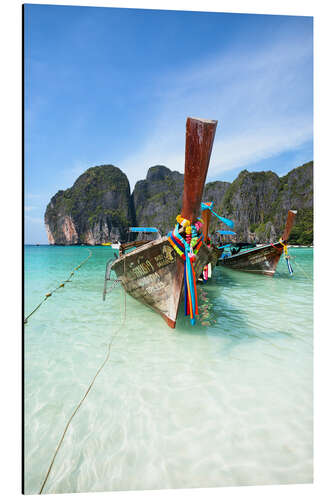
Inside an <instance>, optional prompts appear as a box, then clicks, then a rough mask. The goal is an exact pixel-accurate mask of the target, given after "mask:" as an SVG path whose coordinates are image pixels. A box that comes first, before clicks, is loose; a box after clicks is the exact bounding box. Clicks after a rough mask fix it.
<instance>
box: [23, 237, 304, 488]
mask: <svg viewBox="0 0 333 500" xmlns="http://www.w3.org/2000/svg"><path fill="white" fill-rule="evenodd" d="M89 250H90V251H91V252H92V258H91V259H89V260H88V261H87V262H86V264H85V265H84V266H83V267H82V268H81V269H80V270H79V271H77V272H76V273H75V277H74V279H73V281H72V282H71V283H67V284H66V286H65V287H64V288H63V289H60V290H58V291H57V292H56V293H54V294H53V296H52V297H51V298H49V299H48V300H47V302H45V303H44V304H43V305H42V306H41V308H40V309H39V310H38V311H37V312H36V313H35V314H34V315H33V316H32V317H31V318H30V319H29V323H28V325H27V326H26V327H25V437H26V440H25V441H26V442H25V491H26V493H38V491H39V489H40V487H41V484H42V482H43V479H44V477H45V474H46V472H47V469H48V467H49V464H50V461H51V459H52V457H53V454H54V451H55V449H56V446H57V444H58V441H59V439H60V437H61V434H62V432H63V430H64V427H65V425H66V422H67V420H68V418H69V417H70V415H71V413H72V412H73V410H74V408H75V407H76V405H77V403H78V402H79V400H80V399H81V397H82V396H83V394H84V392H85V390H86V388H87V386H88V385H89V383H90V381H91V379H92V377H93V376H94V375H95V373H96V370H97V369H98V367H99V366H100V364H101V363H102V362H103V360H104V358H105V355H106V351H107V344H108V343H109V341H110V339H111V338H112V336H113V333H115V332H116V330H117V328H118V326H119V325H120V324H121V317H122V313H123V309H124V294H123V291H122V289H121V288H120V286H118V287H116V288H115V289H114V290H113V291H111V293H110V294H109V295H108V296H107V299H106V301H105V302H103V301H102V289H103V281H104V270H105V263H106V261H107V259H108V258H109V257H110V255H111V253H112V250H111V249H110V248H109V247H95V248H91V247H89V248H88V247H67V248H64V247H49V246H40V247H33V246H27V247H26V248H25V272H26V281H25V300H26V314H27V313H28V312H30V311H31V310H32V309H33V308H34V307H35V306H36V305H37V304H38V302H39V301H40V300H41V298H42V297H43V294H44V293H45V292H47V291H49V290H51V289H52V288H54V287H55V286H57V285H58V284H59V282H61V281H62V280H63V279H65V278H66V277H67V276H68V274H69V272H70V271H71V269H72V268H73V267H75V266H76V265H77V264H78V263H79V262H81V261H82V260H83V259H84V258H85V257H86V256H87V255H88V254H89ZM290 254H291V255H292V256H293V258H294V259H293V261H292V262H293V266H294V271H295V274H294V276H293V277H292V278H290V277H289V275H288V273H287V266H286V263H285V262H284V260H283V259H281V261H280V263H279V266H278V272H277V274H276V276H275V277H274V278H269V277H265V276H256V275H249V274H246V273H241V272H237V271H232V270H228V269H222V268H217V269H215V271H214V274H213V278H212V280H211V282H210V283H209V284H207V285H201V286H200V287H199V307H200V311H201V320H200V321H198V323H197V325H195V326H194V327H192V326H190V325H189V323H188V320H185V319H184V318H183V315H182V314H180V318H181V319H180V320H179V321H178V323H177V329H176V330H171V329H169V328H168V327H167V326H166V324H165V323H164V321H163V320H162V319H161V318H160V317H159V316H158V315H157V314H155V313H154V312H151V311H150V310H149V309H147V308H145V307H144V306H142V305H141V304H139V303H137V302H136V301H135V300H134V299H132V298H131V297H129V296H127V297H126V311H127V314H126V323H125V326H124V328H123V329H122V330H121V331H120V332H119V334H118V335H117V336H116V337H115V339H114V341H113V345H112V349H111V356H110V360H109V362H108V363H107V364H106V366H105V367H104V369H103V371H102V372H101V373H100V375H99V377H98V378H97V380H96V382H95V385H94V386H93V388H92V390H91V392H90V393H89V395H88V397H87V399H86V400H85V401H84V403H83V405H82V407H81V408H80V410H79V412H78V413H77V414H76V416H75V417H74V419H73V421H72V424H71V425H70V427H69V429H68V432H67V434H66V437H65V439H64V442H63V444H62V447H61V448H60V451H59V453H58V456H57V458H56V460H55V463H54V466H53V469H52V472H51V474H50V476H49V479H48V482H47V484H46V486H45V489H44V493H67V492H85V491H108V490H133V489H162V488H182V487H183V488H191V487H210V486H215V487H217V486H228V485H255V484H279V483H305V482H311V481H312V438H313V436H312V312H313V311H312V292H313V282H312V275H313V272H312V264H313V250H312V249H309V248H304V249H303V248H297V249H295V248H291V249H290Z"/></svg>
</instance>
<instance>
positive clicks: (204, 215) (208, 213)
mask: <svg viewBox="0 0 333 500" xmlns="http://www.w3.org/2000/svg"><path fill="white" fill-rule="evenodd" d="M205 204H206V205H208V206H210V205H211V204H212V202H211V201H206V202H205ZM211 215H212V212H211V211H210V210H209V209H208V208H206V210H203V211H202V214H201V217H202V220H203V228H202V234H203V237H204V242H205V243H207V241H208V232H209V224H210V217H211Z"/></svg>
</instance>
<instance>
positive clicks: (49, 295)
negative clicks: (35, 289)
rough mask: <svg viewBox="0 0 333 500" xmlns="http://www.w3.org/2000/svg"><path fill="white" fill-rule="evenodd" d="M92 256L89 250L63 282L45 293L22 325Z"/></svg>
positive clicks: (68, 281) (69, 280)
mask: <svg viewBox="0 0 333 500" xmlns="http://www.w3.org/2000/svg"><path fill="white" fill-rule="evenodd" d="M91 256H92V252H91V251H90V250H89V255H88V257H87V258H86V259H84V260H83V261H82V262H81V263H80V264H79V265H78V266H76V267H74V269H73V270H72V271H71V272H70V274H69V276H68V278H67V279H66V280H64V281H62V282H61V283H60V284H59V285H58V286H56V287H55V288H54V289H53V290H51V292H47V293H46V294H45V296H44V298H43V300H41V302H40V303H39V304H38V306H36V307H35V309H33V310H32V311H31V313H30V314H28V316H26V317H25V318H24V324H25V325H26V324H27V323H28V319H29V318H30V316H32V315H33V314H34V313H35V312H36V311H37V309H39V308H40V306H41V305H42V304H43V303H44V302H45V301H46V300H47V299H48V298H49V297H51V295H52V294H53V293H54V292H55V291H56V290H59V288H64V286H65V283H70V282H71V279H70V278H72V277H73V276H74V272H75V271H78V270H79V269H80V267H82V266H83V265H84V264H85V263H86V262H87V260H88V259H90V257H91Z"/></svg>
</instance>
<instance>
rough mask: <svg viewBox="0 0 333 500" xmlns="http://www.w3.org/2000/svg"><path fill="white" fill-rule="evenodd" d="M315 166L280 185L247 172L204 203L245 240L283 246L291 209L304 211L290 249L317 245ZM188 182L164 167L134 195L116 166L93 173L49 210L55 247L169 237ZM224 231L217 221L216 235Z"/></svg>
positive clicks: (219, 185)
mask: <svg viewBox="0 0 333 500" xmlns="http://www.w3.org/2000/svg"><path fill="white" fill-rule="evenodd" d="M312 176H313V162H309V163H306V164H304V165H302V166H301V167H297V168H295V169H293V170H291V171H290V172H289V173H288V174H287V175H285V176H283V177H281V178H280V177H278V175H276V174H275V173H274V172H271V171H264V172H248V171H247V170H243V171H242V172H241V173H240V174H239V175H238V177H237V178H236V179H235V180H234V182H232V183H229V182H222V181H214V182H208V183H207V184H206V186H205V188H204V193H203V201H213V202H214V210H215V211H216V212H217V213H219V214H221V215H222V216H224V217H227V218H230V219H232V220H233V221H234V222H235V228H234V230H235V232H236V233H237V240H238V241H239V240H245V241H257V242H267V241H271V242H272V241H274V240H277V239H279V237H280V236H281V234H282V232H283V228H284V224H285V221H286V217H287V213H288V210H289V209H295V210H297V211H298V214H297V217H296V221H295V226H294V228H293V230H292V233H291V237H290V243H293V244H300V245H302V244H311V243H312V241H313V179H312ZM183 183H184V176H183V174H180V173H179V172H176V171H173V172H172V171H171V170H170V169H168V168H167V167H165V166H164V165H155V166H153V167H151V168H150V169H149V170H148V173H147V176H146V179H145V180H140V181H138V182H137V183H136V185H135V188H134V190H133V193H132V195H131V194H130V188H129V182H128V179H127V177H126V175H125V174H124V173H123V172H122V171H121V170H120V169H119V168H117V167H115V166H113V165H101V166H98V167H92V168H89V169H88V170H87V171H86V172H84V173H83V174H82V175H81V176H80V177H79V178H78V179H77V180H76V181H75V183H74V185H73V186H72V187H71V188H69V189H66V191H59V192H58V193H57V194H56V195H55V196H53V198H52V199H51V201H50V203H49V204H48V206H47V209H46V212H45V223H46V225H47V229H48V234H49V239H50V242H54V243H56V244H80V243H89V244H99V243H103V242H107V241H110V240H111V241H112V240H116V239H118V238H119V239H121V240H123V241H124V240H126V239H127V238H128V233H127V230H128V226H130V225H138V226H155V227H157V228H158V229H159V230H160V231H161V232H162V233H164V234H165V233H167V232H168V231H169V230H171V229H172V228H173V226H174V224H175V220H176V216H177V214H178V213H180V211H181V206H182V193H183ZM221 228H223V225H222V224H221V222H219V221H218V220H217V219H216V218H215V217H212V219H211V231H212V232H214V231H215V230H216V229H221Z"/></svg>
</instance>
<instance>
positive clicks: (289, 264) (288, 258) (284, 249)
mask: <svg viewBox="0 0 333 500" xmlns="http://www.w3.org/2000/svg"><path fill="white" fill-rule="evenodd" d="M279 243H280V244H281V245H282V248H283V253H284V258H285V260H286V263H287V268H288V271H289V274H290V276H292V275H293V274H294V271H293V268H292V267H291V263H290V255H289V254H288V245H286V244H285V243H284V242H283V240H282V238H280V239H279Z"/></svg>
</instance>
